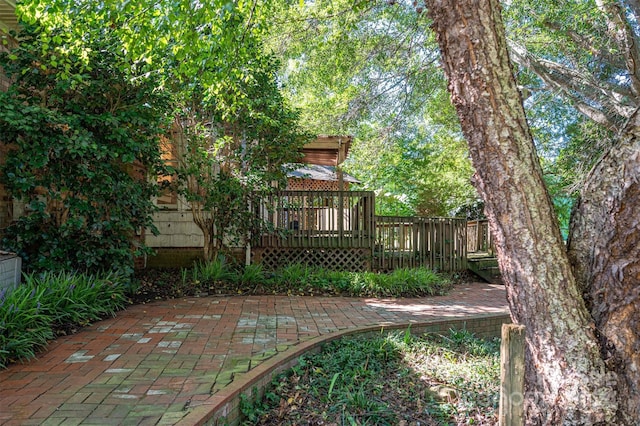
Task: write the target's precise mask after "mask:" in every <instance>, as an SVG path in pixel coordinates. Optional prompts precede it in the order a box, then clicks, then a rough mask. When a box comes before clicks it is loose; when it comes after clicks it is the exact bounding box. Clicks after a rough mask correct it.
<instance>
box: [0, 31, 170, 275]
mask: <svg viewBox="0 0 640 426" xmlns="http://www.w3.org/2000/svg"><path fill="white" fill-rule="evenodd" d="M20 40H21V42H20V45H19V47H17V48H15V49H13V50H12V51H11V52H8V53H4V54H2V55H0V65H1V66H2V68H3V69H4V70H5V72H6V73H7V75H8V76H9V77H11V78H12V79H13V81H14V83H13V84H12V86H11V87H10V89H9V91H8V92H6V93H0V126H1V127H2V129H3V137H2V139H3V142H4V143H8V144H9V145H8V146H9V152H8V155H7V158H6V163H5V164H4V165H3V166H2V174H1V180H2V183H3V184H4V185H5V187H6V189H7V190H8V191H9V193H10V194H11V195H12V196H13V197H14V198H15V199H16V201H19V202H21V203H23V205H24V207H25V211H24V215H23V216H22V217H20V218H19V219H18V220H17V221H15V222H14V223H13V224H12V225H11V226H10V227H9V228H8V229H7V232H6V236H5V239H4V240H3V245H4V246H5V247H6V248H8V249H10V250H13V251H16V252H18V253H19V254H20V255H21V256H22V258H23V259H24V261H25V264H26V267H27V268H28V269H30V270H36V271H38V270H81V271H97V270H105V271H106V270H122V271H127V272H130V271H132V268H133V256H134V254H140V253H141V251H142V250H144V248H143V247H135V248H134V247H133V244H134V243H133V239H134V238H135V236H136V232H139V231H140V230H142V229H145V228H150V229H152V230H153V229H155V228H154V227H153V224H152V221H151V213H152V212H153V211H154V206H153V203H152V200H151V198H152V196H153V195H155V194H156V185H155V184H154V183H152V182H151V181H150V180H149V179H147V173H151V174H152V175H155V174H157V173H159V172H160V170H161V165H160V155H159V150H158V136H159V132H160V131H161V126H162V124H163V109H164V108H166V105H167V104H166V102H165V99H164V97H163V96H162V95H161V93H160V92H158V91H157V90H156V87H155V83H154V81H153V79H150V78H140V79H136V78H135V77H136V72H137V68H136V65H135V64H132V63H129V62H127V61H126V60H125V59H124V58H123V55H122V51H121V49H120V47H119V46H118V43H117V40H116V39H115V38H114V37H113V34H112V33H111V31H110V30H109V29H108V28H103V29H102V31H101V32H100V33H97V34H95V35H94V37H92V38H91V39H87V40H83V42H82V49H81V50H78V49H75V48H72V47H74V46H75V47H77V46H76V45H75V43H76V42H77V40H72V39H70V38H69V36H68V35H67V34H66V33H65V32H64V31H63V30H61V29H58V30H57V31H53V32H50V33H47V32H42V31H41V29H40V28H37V27H31V26H27V27H25V28H24V29H23V31H22V33H21V36H20Z"/></svg>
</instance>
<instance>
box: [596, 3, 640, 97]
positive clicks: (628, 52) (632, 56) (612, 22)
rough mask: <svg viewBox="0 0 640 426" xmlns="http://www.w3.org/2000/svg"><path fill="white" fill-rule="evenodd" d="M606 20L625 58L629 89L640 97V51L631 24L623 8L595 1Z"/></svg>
mask: <svg viewBox="0 0 640 426" xmlns="http://www.w3.org/2000/svg"><path fill="white" fill-rule="evenodd" d="M596 4H597V6H598V9H600V10H601V11H602V13H603V15H604V16H605V18H606V19H607V27H608V28H609V32H610V33H611V36H612V37H613V39H614V40H615V42H616V44H617V45H618V47H619V48H620V51H621V53H622V55H623V56H624V58H625V63H626V69H627V71H628V72H629V78H630V79H631V87H632V90H633V92H634V94H635V95H636V96H638V95H640V51H638V43H637V41H636V38H635V35H634V34H633V29H632V28H631V24H630V23H629V21H628V20H627V15H626V13H625V12H626V10H625V8H624V6H622V5H620V4H616V3H614V2H611V1H607V0H596Z"/></svg>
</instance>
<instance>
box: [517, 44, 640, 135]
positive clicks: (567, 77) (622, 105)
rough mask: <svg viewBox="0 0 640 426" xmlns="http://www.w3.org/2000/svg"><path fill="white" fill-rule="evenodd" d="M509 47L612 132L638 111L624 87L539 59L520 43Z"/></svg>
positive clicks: (525, 64) (550, 84)
mask: <svg viewBox="0 0 640 426" xmlns="http://www.w3.org/2000/svg"><path fill="white" fill-rule="evenodd" d="M509 47H510V52H511V56H512V59H513V60H514V61H515V62H516V63H518V64H519V65H521V66H523V67H526V68H528V69H530V70H532V71H533V72H534V73H535V74H536V75H538V77H540V79H542V81H543V82H544V83H545V84H546V85H548V86H549V87H550V88H552V89H554V90H557V91H560V92H562V93H563V94H564V95H565V96H567V97H568V98H569V99H571V100H572V101H573V103H574V104H575V106H576V108H578V109H579V110H580V111H581V112H582V113H583V114H585V115H587V116H588V117H589V118H591V119H593V120H594V121H596V122H598V123H600V124H602V125H604V126H606V127H607V128H609V129H612V130H619V127H620V125H621V123H623V122H624V121H626V119H628V118H629V117H630V116H631V114H632V113H633V111H635V109H636V106H635V105H629V104H628V102H629V100H630V99H635V97H634V96H633V93H631V92H630V91H627V90H624V88H623V87H621V86H613V85H611V84H606V83H604V82H600V81H596V80H595V79H593V78H591V75H590V74H588V73H586V72H585V73H583V72H580V71H577V70H574V69H571V68H568V67H566V66H564V65H561V64H559V63H556V62H553V61H548V60H544V59H541V58H537V57H535V56H534V55H532V54H531V53H530V52H529V51H527V50H526V48H524V47H523V46H521V45H518V44H516V43H513V42H512V43H510V45H509Z"/></svg>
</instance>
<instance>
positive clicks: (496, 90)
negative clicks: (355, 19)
mask: <svg viewBox="0 0 640 426" xmlns="http://www.w3.org/2000/svg"><path fill="white" fill-rule="evenodd" d="M427 5H428V8H429V14H430V16H431V18H432V19H433V22H434V23H433V27H434V29H435V30H436V32H437V38H438V43H439V44H440V47H441V50H442V57H443V62H444V68H445V73H446V75H447V77H448V79H449V90H450V92H451V94H452V100H453V103H454V105H455V107H456V109H457V112H458V116H459V117H460V122H461V125H462V130H463V132H464V134H465V136H466V138H467V141H468V143H469V150H470V153H471V157H472V161H473V164H474V167H475V169H476V182H475V183H476V186H477V187H478V189H479V191H480V193H481V194H482V195H483V198H484V200H485V203H486V207H487V213H488V215H489V220H490V224H491V228H492V232H493V233H494V235H495V239H496V250H497V253H498V257H499V259H500V268H501V272H502V274H503V277H504V281H505V286H506V289H507V297H508V300H509V306H510V308H511V315H512V317H513V320H514V322H516V323H518V324H522V325H524V326H525V327H526V341H527V357H528V360H527V364H526V365H527V371H526V393H525V407H526V422H527V424H547V425H560V424H584V425H588V424H598V423H606V424H612V423H613V422H614V417H615V414H616V410H617V408H618V406H617V401H616V396H617V394H616V390H615V385H616V383H615V377H613V376H612V375H611V374H608V373H607V372H606V368H605V364H604V362H603V360H602V359H601V357H600V349H599V346H598V342H597V339H596V337H595V333H594V331H595V329H594V327H593V322H592V320H591V317H590V316H589V313H588V311H587V309H586V306H585V304H584V301H583V299H582V297H581V294H580V291H579V290H578V287H577V285H576V281H575V278H574V276H573V272H572V269H571V265H570V263H569V260H568V256H567V253H566V250H565V247H564V243H563V241H562V238H561V235H560V230H559V227H558V224H557V220H556V217H555V213H554V210H553V206H552V203H551V200H550V198H549V195H548V193H547V191H546V187H545V184H544V182H543V179H542V171H541V168H540V164H539V161H538V158H537V155H536V152H535V147H534V144H533V140H532V137H531V134H530V132H529V128H528V125H527V122H526V117H525V114H524V108H523V106H522V100H521V98H520V95H519V92H518V90H517V86H516V83H515V79H514V78H513V75H512V73H511V64H510V61H509V57H508V53H507V47H506V40H505V35H504V28H503V26H502V21H501V16H500V13H501V8H500V4H499V1H498V0H429V1H427Z"/></svg>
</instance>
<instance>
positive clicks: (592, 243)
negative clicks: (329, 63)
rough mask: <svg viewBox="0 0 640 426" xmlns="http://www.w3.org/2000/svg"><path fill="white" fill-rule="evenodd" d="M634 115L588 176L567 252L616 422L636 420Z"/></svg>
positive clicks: (639, 342)
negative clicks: (610, 374) (613, 393)
mask: <svg viewBox="0 0 640 426" xmlns="http://www.w3.org/2000/svg"><path fill="white" fill-rule="evenodd" d="M638 205H640V115H639V114H638V113H636V114H634V116H633V117H632V118H631V120H629V124H628V126H627V128H626V129H625V130H624V133H623V135H622V136H621V138H620V141H619V143H618V144H617V145H616V146H615V147H614V148H613V149H612V150H611V151H609V152H608V153H607V155H605V156H604V157H603V158H602V159H601V160H600V161H599V162H598V164H596V166H595V167H594V168H593V170H592V171H591V173H590V174H589V176H588V178H587V181H586V183H585V186H584V188H583V190H582V192H581V197H580V200H579V202H578V204H577V205H576V209H575V211H574V215H573V217H572V222H571V234H570V239H569V243H568V252H569V256H570V259H571V261H572V263H573V265H574V271H575V273H576V277H577V279H578V283H579V285H580V287H581V289H582V291H583V293H584V297H585V299H586V300H587V304H588V305H589V307H590V308H591V315H592V316H593V318H594V320H595V324H596V328H597V330H598V331H599V337H600V340H601V346H602V348H603V356H604V358H605V360H606V362H607V366H608V368H610V369H612V370H615V371H616V372H617V373H618V375H619V377H620V380H619V382H620V383H619V389H618V392H619V393H620V395H624V398H621V399H620V404H621V407H620V408H621V409H620V414H621V420H620V422H624V423H626V424H634V423H635V424H637V423H638V422H639V421H640V420H638V419H640V285H639V283H640V214H639V213H640V212H639V211H638V208H637V206H638Z"/></svg>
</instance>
